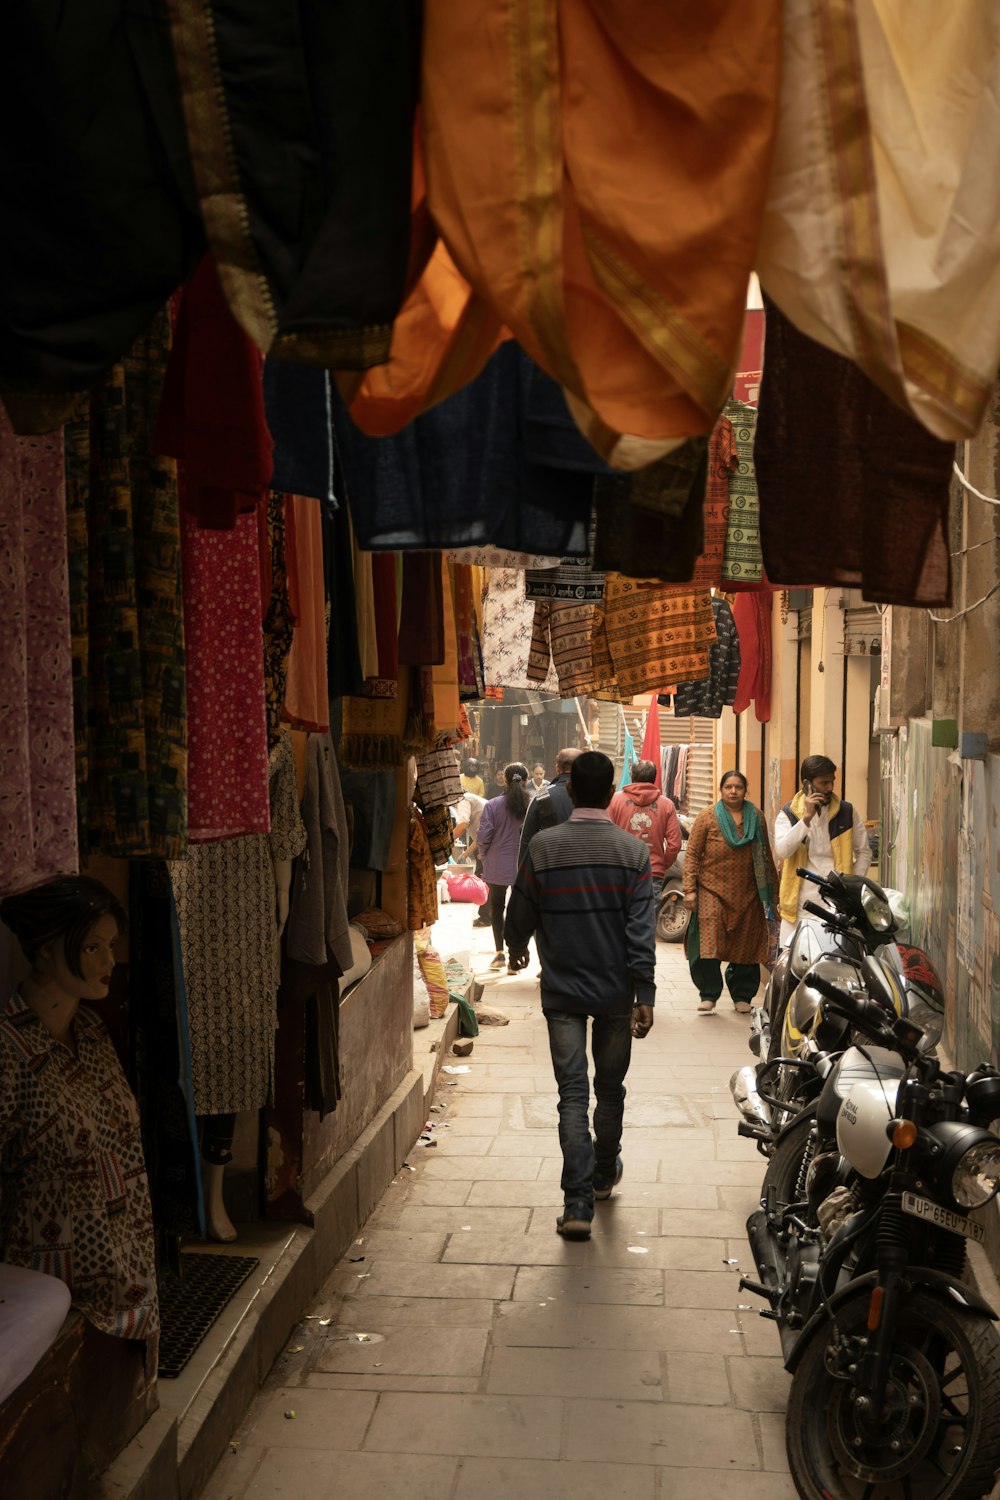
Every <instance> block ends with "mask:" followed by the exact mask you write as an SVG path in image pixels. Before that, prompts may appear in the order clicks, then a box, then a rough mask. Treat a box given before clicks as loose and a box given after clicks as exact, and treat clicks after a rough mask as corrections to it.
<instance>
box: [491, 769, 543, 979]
mask: <svg viewBox="0 0 1000 1500" xmlns="http://www.w3.org/2000/svg"><path fill="white" fill-rule="evenodd" d="M503 777H504V782H505V783H506V791H504V792H503V793H502V794H501V795H500V796H499V797H491V798H490V800H489V802H487V804H486V806H485V807H484V808H483V816H482V818H481V819H480V822H479V838H478V844H479V853H480V856H481V858H482V861H483V879H484V880H485V881H486V884H487V885H488V886H489V888H490V899H489V917H490V922H491V923H492V925H493V946H494V948H495V949H496V955H495V957H494V959H493V962H492V963H491V964H490V968H491V969H502V968H503V966H504V963H505V961H506V960H505V959H504V952H503V919H504V909H505V907H506V905H507V892H508V890H509V889H510V887H511V886H512V885H513V884H514V876H515V875H516V874H517V852H518V848H519V846H520V842H521V824H522V823H523V822H524V815H525V813H526V812H527V810H528V804H529V803H530V801H531V794H530V792H529V791H528V768H527V766H524V765H522V764H521V762H520V761H514V762H512V764H511V765H509V766H504V771H503Z"/></svg>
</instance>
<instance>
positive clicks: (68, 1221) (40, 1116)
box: [0, 875, 159, 1368]
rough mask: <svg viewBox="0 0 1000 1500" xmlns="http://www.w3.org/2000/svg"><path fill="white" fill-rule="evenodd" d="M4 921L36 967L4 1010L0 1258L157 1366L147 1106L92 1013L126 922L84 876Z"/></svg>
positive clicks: (24, 900)
mask: <svg viewBox="0 0 1000 1500" xmlns="http://www.w3.org/2000/svg"><path fill="white" fill-rule="evenodd" d="M0 921H2V922H3V923H4V925H5V926H7V927H8V928H10V930H11V932H13V934H14V936H15V937H16V938H17V940H18V943H19V944H20V947H21V950H22V952H23V954H24V957H25V959H26V960H27V963H28V964H29V965H30V971H29V973H28V975H27V977H26V978H25V979H24V980H23V981H22V982H21V983H20V984H19V985H18V987H17V988H16V989H15V990H14V993H13V994H12V995H11V998H10V1000H9V1001H8V1003H7V1006H6V1008H5V1009H4V1011H3V1013H2V1014H0V1172H2V1180H3V1192H2V1197H0V1256H2V1258H3V1260H4V1261H6V1262H8V1263H9V1264H11V1265H16V1266H25V1267H27V1268H29V1269H31V1270H35V1271H40V1272H42V1273H43V1274H46V1275H50V1276H57V1277H59V1278H60V1279H61V1280H62V1281H64V1282H65V1283H66V1285H67V1286H68V1287H69V1289H70V1293H71V1295H72V1300H73V1304H74V1305H75V1306H76V1307H77V1308H79V1310H80V1312H81V1313H83V1314H84V1316H85V1317H87V1318H88V1319H89V1320H90V1321H91V1322H92V1323H93V1324H94V1325H95V1326H96V1327H97V1328H99V1329H101V1330H102V1331H103V1332H104V1333H109V1334H112V1335H115V1336H117V1337H119V1338H127V1339H136V1340H147V1341H148V1342H147V1351H146V1352H147V1359H148V1358H149V1356H150V1352H152V1355H153V1358H154V1359H155V1345H156V1334H157V1329H158V1326H159V1311H158V1306H157V1296H156V1273H155V1252H154V1243H153V1216H152V1210H151V1207H150V1198H149V1182H148V1180H147V1176H146V1165H145V1161H144V1158H143V1151H142V1137H141V1133H140V1126H139V1109H138V1106H137V1104H136V1101H135V1098H134V1096H133V1094H132V1091H131V1089H130V1088H129V1086H128V1082H127V1080H126V1078H125V1074H124V1073H123V1071H122V1067H121V1064H120V1063H119V1061H118V1057H117V1055H116V1053H115V1049H114V1047H113V1045H112V1043H111V1038H110V1036H109V1034H108V1031H107V1028H106V1027H105V1025H104V1023H103V1022H102V1021H101V1019H100V1017H99V1016H98V1015H97V1013H96V1011H94V1010H92V1009H91V1008H90V1006H89V1005H88V1001H97V1000H102V999H104V998H105V996H106V995H107V993H108V988H109V985H110V983H111V975H112V970H113V969H114V966H115V962H116V943H117V941H118V939H119V938H120V937H121V936H122V935H123V934H124V931H125V913H124V911H123V910H122V907H121V905H120V904H119V902H118V900H117V898H116V897H115V896H114V895H112V893H111V892H110V891H109V890H108V889H107V887H106V886H104V885H102V884H101V882H100V881H99V880H93V879H91V878H90V877H88V876H83V875H74V876H61V877H59V878H58V879H56V880H51V881H49V882H48V883H47V884H45V885H42V886H39V887H37V888H36V889H35V890H31V891H25V892H23V893H22V894H20V895H15V896H7V897H5V898H4V900H3V901H2V902H0ZM152 1368H155V1364H154V1365H153V1366H152Z"/></svg>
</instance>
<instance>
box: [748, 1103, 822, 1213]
mask: <svg viewBox="0 0 1000 1500" xmlns="http://www.w3.org/2000/svg"><path fill="white" fill-rule="evenodd" d="M771 1113H772V1118H773V1119H774V1120H775V1122H776V1126H777V1128H778V1129H780V1128H781V1127H782V1125H786V1124H787V1125H788V1130H787V1134H786V1135H785V1136H784V1138H783V1139H782V1140H781V1141H779V1143H778V1145H777V1146H776V1147H775V1149H774V1151H773V1153H772V1155H771V1160H770V1161H769V1162H768V1165H767V1171H766V1172H765V1173H764V1181H763V1182H762V1183H761V1185H760V1194H761V1202H763V1203H766V1202H767V1197H768V1193H769V1190H770V1188H771V1187H772V1186H773V1187H774V1190H775V1198H776V1201H777V1202H778V1203H782V1204H787V1203H801V1202H802V1201H803V1200H804V1198H805V1196H806V1172H807V1171H808V1169H809V1163H810V1161H811V1160H812V1156H813V1126H814V1125H815V1124H816V1119H815V1115H814V1112H813V1111H812V1110H809V1111H808V1113H807V1114H803V1115H801V1116H800V1117H799V1118H798V1119H796V1120H794V1121H793V1120H792V1116H791V1115H789V1116H788V1117H787V1119H785V1118H783V1117H782V1116H780V1115H779V1113H778V1111H777V1110H773V1109H772V1112H771Z"/></svg>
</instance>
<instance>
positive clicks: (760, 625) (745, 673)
mask: <svg viewBox="0 0 1000 1500" xmlns="http://www.w3.org/2000/svg"><path fill="white" fill-rule="evenodd" d="M773 598H774V594H773V593H771V592H770V591H768V590H766V589H761V590H759V591H758V592H756V593H749V592H744V593H740V594H737V595H736V597H735V598H734V600H733V602H732V606H731V607H732V611H733V620H734V622H735V625H736V633H737V635H738V636H739V638H740V675H739V680H738V682H737V684H736V697H735V699H734V701H733V713H734V714H741V713H742V712H743V711H744V709H747V708H749V707H750V704H751V703H755V704H756V710H755V711H756V715H757V722H758V723H759V724H766V723H767V722H768V720H769V719H770V717H771V601H772V600H773Z"/></svg>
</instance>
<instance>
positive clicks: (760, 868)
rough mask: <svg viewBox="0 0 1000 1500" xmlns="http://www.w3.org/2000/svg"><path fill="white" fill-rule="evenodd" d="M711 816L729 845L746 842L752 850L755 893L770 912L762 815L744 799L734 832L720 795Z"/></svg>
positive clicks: (770, 888)
mask: <svg viewBox="0 0 1000 1500" xmlns="http://www.w3.org/2000/svg"><path fill="white" fill-rule="evenodd" d="M715 820H716V822H717V823H718V825H719V832H720V833H721V834H722V837H723V838H724V839H725V841H726V843H727V844H728V845H729V847H730V849H742V848H744V847H745V846H746V845H747V844H749V845H750V849H751V853H752V854H753V873H754V878H755V880H756V881H757V894H758V896H759V897H760V900H761V905H762V906H763V908H764V910H765V912H767V913H768V914H770V912H771V911H772V909H773V907H774V886H773V885H772V884H771V867H770V861H769V860H768V857H767V856H768V850H767V845H766V843H765V842H764V841H765V839H766V838H767V834H766V833H765V831H764V819H763V818H762V817H761V815H760V813H759V812H758V811H757V809H756V808H755V807H754V805H753V803H752V802H744V804H743V832H742V833H738V832H737V829H736V823H735V821H734V819H733V815H732V813H731V812H730V811H729V808H728V807H727V806H726V804H725V803H724V802H723V801H722V800H721V798H720V800H719V801H718V802H717V803H716V804H715Z"/></svg>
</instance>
